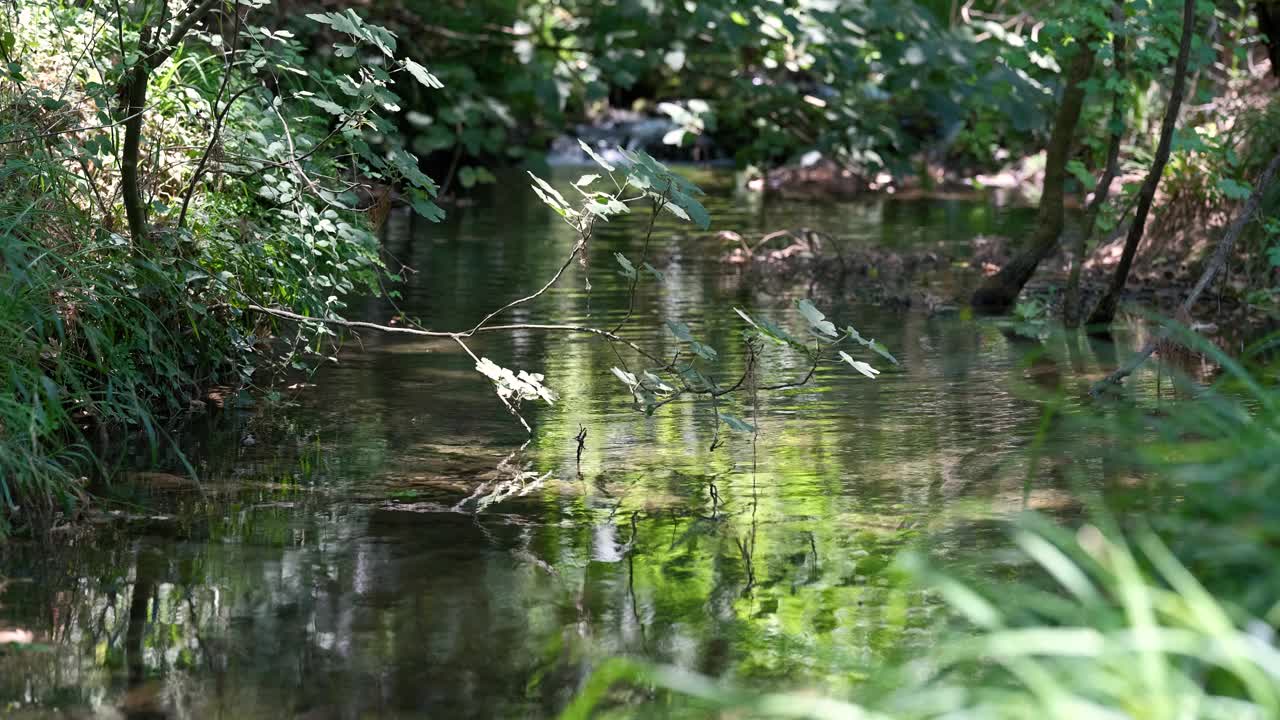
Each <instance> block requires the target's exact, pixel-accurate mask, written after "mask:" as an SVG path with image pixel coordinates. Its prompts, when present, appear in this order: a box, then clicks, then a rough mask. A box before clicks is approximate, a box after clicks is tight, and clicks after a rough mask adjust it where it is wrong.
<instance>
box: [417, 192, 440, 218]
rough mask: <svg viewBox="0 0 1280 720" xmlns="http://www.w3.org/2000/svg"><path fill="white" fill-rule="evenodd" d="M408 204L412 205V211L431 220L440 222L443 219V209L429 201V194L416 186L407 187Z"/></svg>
mask: <svg viewBox="0 0 1280 720" xmlns="http://www.w3.org/2000/svg"><path fill="white" fill-rule="evenodd" d="M409 204H410V205H412V206H413V211H414V212H416V213H418V214H419V215H421V216H422V217H423V218H426V219H427V220H429V221H431V222H440V221H441V220H443V219H444V210H442V209H441V208H440V206H439V205H436V204H435V203H433V202H431V198H430V196H428V195H427V193H425V192H423V191H422V190H419V189H418V188H410V189H409Z"/></svg>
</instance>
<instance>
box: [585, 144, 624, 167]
mask: <svg viewBox="0 0 1280 720" xmlns="http://www.w3.org/2000/svg"><path fill="white" fill-rule="evenodd" d="M578 145H579V146H581V147H582V151H583V152H585V153H586V154H587V156H588V157H590V158H591V159H592V160H594V161H595V162H596V164H597V165H599V166H600V167H602V168H604V170H605V172H613V171H614V170H616V169H617V168H615V167H614V166H613V165H610V164H609V161H607V160H605V159H604V158H602V157H600V154H599V153H597V152H596V151H595V149H594V148H592V147H591V146H590V145H588V144H587V143H586V142H585V141H583V140H578Z"/></svg>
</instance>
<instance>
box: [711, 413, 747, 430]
mask: <svg viewBox="0 0 1280 720" xmlns="http://www.w3.org/2000/svg"><path fill="white" fill-rule="evenodd" d="M716 415H717V416H718V417H719V418H720V422H722V423H724V424H725V425H727V426H728V427H729V429H730V430H734V431H736V432H747V433H753V432H755V431H756V428H755V426H754V425H752V424H751V423H748V422H746V421H744V420H740V419H738V418H736V417H734V416H732V415H730V414H728V413H716Z"/></svg>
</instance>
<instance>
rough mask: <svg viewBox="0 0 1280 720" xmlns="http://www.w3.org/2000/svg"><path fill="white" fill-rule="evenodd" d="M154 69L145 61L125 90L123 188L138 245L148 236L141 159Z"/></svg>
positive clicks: (131, 75)
mask: <svg viewBox="0 0 1280 720" xmlns="http://www.w3.org/2000/svg"><path fill="white" fill-rule="evenodd" d="M150 77H151V73H150V71H149V69H148V67H147V64H146V62H145V61H139V62H138V63H137V64H136V65H135V66H134V67H133V69H132V70H130V71H129V80H128V82H127V84H126V85H125V86H124V88H123V93H124V98H125V101H124V113H125V114H124V147H123V148H122V149H121V151H120V190H121V194H122V195H123V196H124V212H125V215H126V217H128V219H129V236H130V237H131V238H132V239H133V244H134V246H135V247H138V246H141V245H144V244H145V243H146V239H147V208H146V204H145V202H144V201H143V199H142V186H141V181H140V179H139V178H138V159H139V156H140V155H141V154H142V121H143V119H144V118H143V113H144V110H145V109H146V106H147V81H148V80H150Z"/></svg>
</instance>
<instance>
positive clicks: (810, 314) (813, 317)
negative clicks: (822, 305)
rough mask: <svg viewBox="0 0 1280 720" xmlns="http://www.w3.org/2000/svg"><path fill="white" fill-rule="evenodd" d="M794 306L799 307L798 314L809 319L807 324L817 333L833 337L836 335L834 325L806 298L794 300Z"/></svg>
mask: <svg viewBox="0 0 1280 720" xmlns="http://www.w3.org/2000/svg"><path fill="white" fill-rule="evenodd" d="M796 307H798V308H800V314H802V315H804V319H805V320H808V321H809V326H810V327H811V328H812V329H813V331H814V333H815V334H817V335H825V336H827V337H831V338H834V337H835V336H836V326H835V324H834V323H832V322H831V321H830V320H827V319H826V318H827V316H826V315H823V314H822V311H820V310H818V308H816V307H814V306H813V303H812V302H810V301H809V300H808V299H807V298H806V299H804V300H798V301H796Z"/></svg>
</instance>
